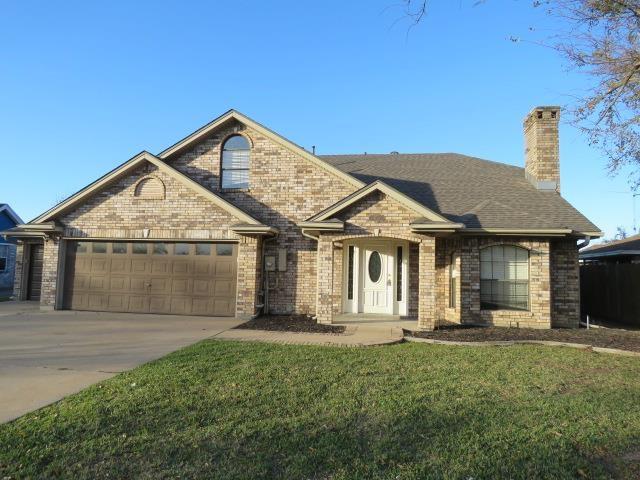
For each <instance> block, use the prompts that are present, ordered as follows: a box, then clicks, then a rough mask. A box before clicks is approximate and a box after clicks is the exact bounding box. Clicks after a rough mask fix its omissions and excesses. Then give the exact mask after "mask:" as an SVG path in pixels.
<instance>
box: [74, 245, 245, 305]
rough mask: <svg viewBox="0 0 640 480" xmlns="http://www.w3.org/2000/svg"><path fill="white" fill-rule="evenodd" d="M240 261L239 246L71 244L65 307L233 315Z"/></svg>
mask: <svg viewBox="0 0 640 480" xmlns="http://www.w3.org/2000/svg"><path fill="white" fill-rule="evenodd" d="M236 265H237V246H236V245H234V244H220V243H166V242H144V243H143V242H69V246H68V252H67V265H66V278H65V295H64V306H65V308H70V309H73V310H100V311H112V312H140V313H168V314H178V315H220V316H232V315H234V314H235V305H236V303H235V294H236Z"/></svg>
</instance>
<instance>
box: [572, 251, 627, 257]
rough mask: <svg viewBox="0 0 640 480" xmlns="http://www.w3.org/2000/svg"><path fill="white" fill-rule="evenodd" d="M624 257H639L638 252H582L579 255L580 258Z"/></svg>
mask: <svg viewBox="0 0 640 480" xmlns="http://www.w3.org/2000/svg"><path fill="white" fill-rule="evenodd" d="M624 255H640V250H612V251H610V252H599V253H596V252H594V253H591V252H584V253H581V254H580V258H598V257H617V256H624Z"/></svg>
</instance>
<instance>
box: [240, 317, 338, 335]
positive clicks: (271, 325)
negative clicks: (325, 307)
mask: <svg viewBox="0 0 640 480" xmlns="http://www.w3.org/2000/svg"><path fill="white" fill-rule="evenodd" d="M235 328H240V329H249V330H270V331H276V332H302V333H329V334H334V335H338V334H340V333H344V330H345V327H344V326H340V325H322V324H320V323H317V322H316V321H315V320H314V319H313V318H311V317H308V316H306V315H262V316H260V317H258V318H255V319H253V320H249V321H248V322H246V323H243V324H241V325H238V326H237V327H235Z"/></svg>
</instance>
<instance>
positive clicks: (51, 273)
mask: <svg viewBox="0 0 640 480" xmlns="http://www.w3.org/2000/svg"><path fill="white" fill-rule="evenodd" d="M62 244H63V242H61V241H60V239H58V238H48V239H46V240H45V242H44V250H43V258H42V287H41V290H40V308H41V309H43V310H53V309H54V308H55V307H56V297H57V293H58V271H59V268H60V265H59V264H60V261H59V260H60V248H61V246H62Z"/></svg>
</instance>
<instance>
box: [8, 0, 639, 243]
mask: <svg viewBox="0 0 640 480" xmlns="http://www.w3.org/2000/svg"><path fill="white" fill-rule="evenodd" d="M400 3H401V2H400V1H399V0H366V1H365V0H363V1H349V2H345V1H326V0H325V1H322V2H307V1H300V0H296V1H268V2H265V1H257V0H256V1H249V0H234V1H201V2H196V1H179V2H178V1H174V2H169V1H135V2H131V1H126V2H125V1H109V2H106V1H103V2H87V1H70V0H69V1H64V2H52V1H30V0H20V1H14V0H5V1H4V2H2V5H1V6H0V92H1V93H0V112H1V115H0V142H1V143H2V154H1V156H0V162H1V164H2V167H3V168H2V174H1V176H2V178H3V180H4V181H3V182H2V190H1V191H0V202H8V203H10V204H11V205H12V206H13V208H14V210H16V212H17V213H18V214H20V215H21V216H22V217H23V218H24V219H25V220H28V219H31V218H33V217H34V216H36V215H37V214H38V213H40V212H42V211H44V210H45V209H47V208H48V207H50V206H52V205H53V204H55V203H56V202H57V201H59V200H61V199H62V198H64V197H65V196H67V195H69V194H71V193H73V192H75V191H76V190H78V189H80V188H82V187H83V186H85V185H86V184H88V183H90V182H91V181H93V180H95V179H96V178H97V177H99V176H100V175H102V174H104V173H105V172H107V171H109V170H111V169H112V168H113V167H115V166H116V165H118V164H120V163H122V162H123V161H125V160H127V159H128V158H130V157H132V156H133V155H134V154H136V153H138V152H139V151H141V150H143V149H144V150H149V151H151V152H153V153H157V152H159V151H161V150H163V149H164V148H166V147H167V146H169V145H171V144H173V143H174V142H175V141H177V140H179V139H180V138H182V137H184V136H185V135H187V134H189V133H191V132H192V131H193V130H195V129H197V128H198V127H200V126H201V125H203V124H205V123H207V122H208V121H210V120H212V119H213V118H215V117H216V116H218V115H219V114H221V113H223V112H224V111H226V110H228V109H229V108H235V109H238V110H240V111H241V112H243V113H245V114H247V115H249V116H250V117H252V118H254V119H255V120H257V121H259V122H261V123H263V124H265V125H267V126H268V127H270V128H271V129H273V130H275V131H277V132H278V133H280V134H282V135H284V136H285V137H287V138H289V139H291V140H292V141H294V142H296V143H298V144H299V145H302V146H304V147H306V148H308V149H310V148H311V145H316V146H317V152H318V153H320V154H329V153H360V152H364V151H367V152H380V153H386V152H390V151H392V150H398V151H400V152H459V153H464V154H469V155H474V156H478V157H481V158H487V159H490V160H495V161H500V162H505V163H511V164H514V165H523V163H524V159H523V137H522V119H523V117H524V115H525V114H526V113H527V112H528V111H529V110H530V109H531V108H532V107H533V106H535V105H547V104H559V105H566V104H568V103H569V102H570V101H571V95H574V94H576V93H579V92H580V91H581V90H582V89H584V88H586V87H587V86H588V80H589V79H588V77H586V76H585V75H583V74H581V73H579V72H571V71H568V70H567V68H566V65H565V64H563V61H562V59H561V58H559V57H558V55H557V54H556V53H555V52H554V51H552V50H550V49H546V48H544V47H541V46H538V45H536V44H535V43H532V42H529V41H524V42H519V43H514V42H511V41H509V37H511V36H516V37H521V38H523V39H525V40H531V41H536V40H540V39H542V38H544V37H545V36H546V34H547V32H552V31H553V29H556V28H558V27H561V25H557V24H554V22H553V21H552V20H550V19H549V18H548V17H547V16H546V15H545V12H544V11H543V10H541V9H534V8H532V7H531V1H529V0H521V1H516V0H488V1H487V2H486V3H485V4H483V5H481V6H477V7H474V6H473V3H474V2H473V0H456V1H452V0H433V3H432V8H431V11H430V12H429V15H428V16H427V18H426V19H425V21H424V23H422V24H421V25H419V26H417V27H415V28H413V29H411V31H410V32H409V33H408V34H407V28H408V23H407V22H406V21H397V20H398V19H400V18H402V15H403V10H402V7H401V6H400ZM530 27H535V30H533V31H532V30H530ZM561 182H562V192H563V196H564V197H565V198H567V199H568V200H569V201H570V202H571V203H572V204H573V205H575V206H576V207H577V208H578V209H580V210H581V211H582V212H583V213H584V214H585V215H587V216H588V217H589V218H590V219H591V220H592V221H593V222H595V223H596V224H597V225H598V226H599V227H600V228H601V229H603V230H604V231H605V232H606V234H607V235H608V236H612V235H613V234H614V233H615V229H616V226H618V225H622V226H624V227H626V228H627V230H628V231H629V232H631V230H632V223H633V215H632V197H631V195H630V194H628V193H627V194H625V193H620V192H628V191H629V186H628V182H627V178H626V175H624V174H623V175H620V176H618V177H615V178H611V177H609V176H608V175H607V172H606V168H605V158H604V157H603V156H602V154H601V153H600V152H599V151H597V150H594V149H592V148H590V147H589V146H588V145H587V141H586V138H585V137H584V136H583V135H582V134H581V133H580V132H579V131H577V130H576V129H574V128H573V127H571V126H569V125H567V124H563V125H562V126H561ZM638 201H639V202H640V200H638ZM638 208H639V210H640V203H639V205H638ZM639 223H640V221H639Z"/></svg>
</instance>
